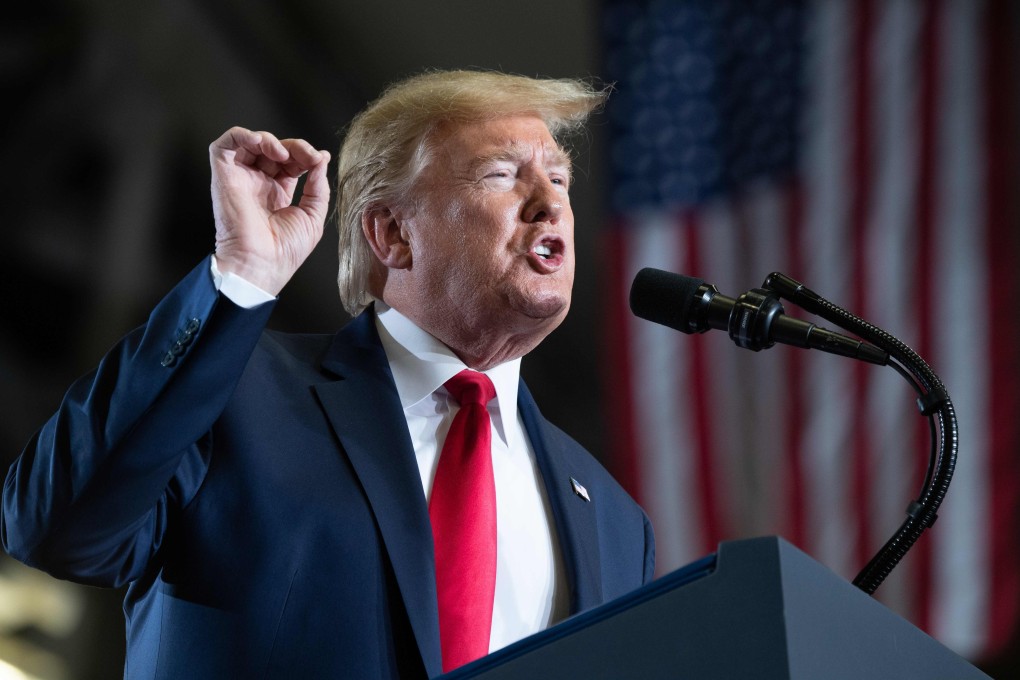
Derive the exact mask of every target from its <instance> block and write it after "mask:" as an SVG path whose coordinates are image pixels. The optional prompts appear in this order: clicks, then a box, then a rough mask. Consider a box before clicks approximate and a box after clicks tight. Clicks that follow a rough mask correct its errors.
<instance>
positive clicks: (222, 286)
mask: <svg viewBox="0 0 1020 680" xmlns="http://www.w3.org/2000/svg"><path fill="white" fill-rule="evenodd" d="M209 273H210V274H212V278H213V285H214V286H216V290H218V291H219V292H221V293H222V294H223V295H225V296H226V297H227V299H228V300H230V301H231V302H233V303H234V304H235V305H237V306H238V307H243V308H244V309H251V308H252V307H258V306H259V305H261V304H264V303H266V302H271V301H273V300H275V299H276V296H275V295H270V294H269V293H267V292H266V291H264V290H262V289H261V288H259V287H258V286H256V285H255V284H254V283H250V282H249V281H248V280H247V279H243V278H241V277H240V276H238V275H237V274H234V273H233V272H227V273H226V274H224V273H223V272H221V271H220V268H219V267H217V266H216V256H215V255H213V256H212V257H210V258H209Z"/></svg>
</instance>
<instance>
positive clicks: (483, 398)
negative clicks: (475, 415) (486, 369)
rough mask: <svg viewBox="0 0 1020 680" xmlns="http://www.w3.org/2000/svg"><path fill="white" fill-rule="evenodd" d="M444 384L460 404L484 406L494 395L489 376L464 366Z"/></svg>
mask: <svg viewBox="0 0 1020 680" xmlns="http://www.w3.org/2000/svg"><path fill="white" fill-rule="evenodd" d="M444 384H445V385H446V389H447V390H448V391H449V392H450V396H452V397H453V398H454V400H455V401H456V402H457V403H458V404H460V405H461V406H466V405H468V404H480V405H482V406H485V405H486V404H488V403H489V402H490V401H491V400H492V398H493V397H495V396H496V388H495V387H493V385H492V381H491V380H489V376H487V375H485V374H484V373H479V372H478V371H470V370H468V369H466V368H465V369H464V370H463V371H461V372H460V373H458V374H457V375H455V376H453V377H452V378H450V379H449V380H447V381H446V382H445V383H444Z"/></svg>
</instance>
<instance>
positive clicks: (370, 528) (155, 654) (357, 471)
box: [0, 262, 654, 679]
mask: <svg viewBox="0 0 1020 680" xmlns="http://www.w3.org/2000/svg"><path fill="white" fill-rule="evenodd" d="M272 306H273V305H272V304H267V305H263V306H260V307H258V308H255V309H253V310H245V309H241V308H239V307H237V306H235V305H234V304H233V303H231V302H230V301H229V300H227V299H226V298H224V297H222V296H220V295H219V294H218V293H217V292H216V290H215V288H214V287H213V285H212V281H211V277H210V275H209V271H208V262H206V263H203V264H202V265H200V266H199V267H197V268H196V269H195V270H194V271H193V272H192V273H191V274H190V275H189V276H188V277H187V278H185V279H184V280H183V281H182V282H181V283H180V284H179V285H178V286H177V287H176V288H175V289H174V290H173V291H172V292H171V293H170V294H169V295H168V296H167V297H166V298H165V299H164V300H163V301H162V302H161V303H160V304H159V305H158V306H157V308H156V309H155V310H154V311H153V313H152V315H151V316H150V318H149V320H148V322H147V324H146V325H145V326H144V327H142V328H140V329H138V330H137V331H135V332H133V333H131V334H130V335H128V336H127V337H126V338H124V339H123V340H122V341H121V342H120V343H119V344H118V345H117V346H116V347H115V348H114V349H113V350H112V351H111V352H110V353H109V354H108V355H107V356H106V357H105V358H104V359H103V361H102V363H101V364H100V365H99V367H98V368H97V369H96V370H95V371H93V372H92V373H91V374H89V375H87V376H85V377H84V378H82V379H81V380H79V381H78V382H76V383H75V384H74V385H73V386H72V387H71V389H70V391H69V392H68V394H67V395H66V397H65V399H64V402H63V403H62V405H61V407H60V409H59V411H58V412H57V413H56V414H55V415H54V416H53V417H52V418H51V419H50V420H49V421H48V422H47V423H46V424H45V425H44V426H43V427H42V429H41V430H40V431H39V432H38V433H37V434H36V435H35V436H34V437H33V439H32V441H30V442H29V445H28V446H27V447H26V449H25V451H24V452H23V453H22V455H21V457H20V458H19V459H18V460H17V461H16V462H15V463H14V465H13V466H12V467H11V470H10V471H9V473H8V475H7V479H6V483H5V486H4V494H3V516H2V520H3V521H2V522H0V531H2V540H3V545H4V548H5V549H6V550H7V551H8V552H10V553H11V554H12V555H14V556H15V557H17V558H19V559H21V560H22V561H24V562H26V563H28V564H30V565H33V566H36V567H38V568H41V569H44V570H46V571H48V572H50V573H52V574H54V575H56V576H58V577H61V578H67V579H71V580H75V581H79V582H84V583H88V584H95V585H106V586H120V585H123V584H128V590H127V596H126V598H125V614H126V618H127V661H126V667H125V677H127V678H146V679H148V678H189V679H201V678H210V679H211V678H217V679H221V678H255V677H258V678H275V677H280V678H283V677H287V678H320V677H321V678H327V677H328V678H397V677H400V678H418V677H434V676H436V675H439V674H440V673H441V667H442V665H441V660H440V646H439V624H438V614H437V606H436V588H435V580H434V568H433V550H432V533H431V529H430V525H429V518H428V510H427V507H426V502H425V497H424V494H423V492H422V486H421V478H420V475H419V472H418V469H417V465H416V462H415V457H414V452H413V450H412V446H411V442H410V438H409V435H408V433H407V426H406V421H405V420H404V416H403V412H402V410H401V407H400V403H399V400H398V397H397V392H396V388H395V386H394V383H393V378H392V376H391V374H390V369H389V364H388V362H387V360H386V356H385V353H384V351H383V348H382V346H381V344H380V343H379V339H378V336H377V334H376V330H375V324H374V322H373V319H372V315H371V313H366V314H362V315H361V316H360V317H358V318H357V319H355V320H354V321H352V322H351V323H350V324H348V325H347V326H346V327H344V328H343V329H342V330H341V331H340V332H339V333H338V334H336V335H335V336H326V335H286V334H280V333H274V332H268V331H264V326H265V323H266V321H267V319H268V317H269V313H270V311H271V309H272ZM519 395H520V396H519V399H518V407H519V409H520V411H521V414H522V416H523V420H524V424H525V428H526V430H527V433H528V436H529V437H530V440H531V443H532V446H533V448H534V451H535V456H536V458H537V461H538V466H539V468H540V470H541V473H542V479H543V481H544V483H545V486H546V490H547V493H548V496H549V500H550V504H551V506H552V513H553V519H554V522H555V528H556V532H557V535H558V537H559V541H560V547H561V549H562V553H563V557H564V563H565V567H566V579H567V584H568V587H569V592H570V595H569V599H570V610H571V613H575V612H578V611H580V610H583V609H586V608H589V607H592V606H595V605H598V604H600V603H602V602H605V601H607V600H610V599H612V598H614V597H617V596H619V595H622V594H623V593H625V592H627V591H629V590H631V589H633V588H636V587H638V586H640V585H642V584H643V583H645V582H647V581H648V580H650V579H651V577H652V570H653V561H654V548H653V539H652V532H651V527H650V524H649V522H648V519H647V517H646V516H645V514H644V513H643V512H642V511H641V509H640V508H639V507H638V506H637V505H636V504H635V503H634V502H633V500H631V499H630V497H628V496H627V494H626V493H625V492H624V491H623V490H622V489H621V488H620V487H619V486H618V485H617V484H616V483H615V482H614V481H613V480H612V478H611V477H610V476H609V474H608V473H607V472H606V471H605V470H604V469H603V468H602V467H601V466H600V465H599V464H598V463H597V462H596V461H595V460H594V459H593V458H592V457H591V456H590V455H589V454H588V453H587V452H586V451H584V450H583V449H582V448H581V447H580V446H578V445H577V444H576V443H575V442H574V441H573V440H572V439H570V438H569V437H567V436H566V435H565V434H563V433H562V432H561V431H560V430H558V429H557V428H556V427H554V426H553V425H551V424H550V423H549V422H547V421H546V420H545V419H544V418H543V417H542V415H541V414H540V413H539V411H538V408H537V407H536V405H535V402H534V400H533V399H532V397H531V395H530V394H529V392H528V390H527V389H526V388H525V386H524V384H523V383H522V384H521V386H520V392H519ZM571 478H573V479H576V480H577V481H578V482H579V483H580V484H582V485H583V486H584V487H585V488H586V489H587V492H588V499H585V498H583V497H582V496H580V495H578V494H577V493H576V492H575V491H574V489H573V486H572V484H571ZM589 499H590V500H589Z"/></svg>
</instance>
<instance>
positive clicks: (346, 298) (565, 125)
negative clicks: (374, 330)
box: [336, 71, 608, 315]
mask: <svg viewBox="0 0 1020 680" xmlns="http://www.w3.org/2000/svg"><path fill="white" fill-rule="evenodd" d="M607 94H608V90H596V89H595V88H594V87H593V86H592V85H590V84H589V83H587V82H585V81H581V80H573V79H562V80H554V79H540V78H527V77H524V76H516V75H507V74H504V73H496V72H491V71H430V72H426V73H423V74H420V75H417V76H414V77H412V78H409V79H407V80H404V81H401V82H398V83H396V84H394V85H391V86H390V87H388V88H387V89H386V90H385V91H384V92H383V93H382V95H381V96H380V97H379V98H378V99H376V100H375V101H374V102H372V103H371V104H370V105H369V106H368V107H367V108H366V109H365V110H364V111H362V112H361V113H359V114H358V115H357V116H355V118H354V120H352V121H351V124H350V127H349V129H348V132H347V136H346V138H345V139H344V142H343V145H342V146H341V148H340V160H339V171H338V175H337V200H336V214H337V230H338V232H339V236H340V244H339V254H340V268H339V272H338V274H337V283H338V285H339V288H340V300H341V302H342V303H343V306H344V309H346V310H347V312H348V313H349V314H352V315H354V314H357V313H359V312H360V311H361V310H362V309H364V308H365V307H366V306H367V305H368V304H369V303H370V302H371V301H372V299H373V296H372V294H371V292H370V291H369V290H368V288H369V272H370V271H371V269H372V266H373V263H374V261H375V256H374V255H373V253H372V250H371V248H370V247H369V245H368V242H367V240H366V239H365V236H364V234H363V233H362V228H361V225H362V215H363V214H364V212H365V211H366V210H368V209H370V208H372V207H373V206H378V205H390V206H395V205H401V204H402V203H403V202H406V200H408V197H409V196H410V195H411V190H412V188H413V186H414V183H415V181H416V179H417V178H418V175H419V173H420V172H421V171H422V170H423V169H424V168H425V166H426V165H427V164H428V162H429V159H430V154H431V149H430V148H429V144H428V142H429V136H430V134H431V133H432V132H433V131H434V130H435V129H436V126H437V125H439V124H440V123H443V122H454V123H462V122H463V123H467V122H480V121H485V120H491V119H495V118H502V117H505V116H514V115H525V114H530V115H536V116H538V117H539V118H541V119H542V120H543V121H544V122H545V124H546V127H548V128H549V132H550V133H551V134H552V136H553V138H555V139H556V140H557V142H558V143H561V144H562V141H563V139H564V138H565V137H566V136H568V135H569V134H571V133H573V132H576V131H578V130H580V129H581V128H582V126H583V125H584V123H585V121H586V120H587V119H588V116H589V115H590V114H591V113H592V112H593V111H594V110H596V109H597V108H598V107H599V106H600V105H601V104H602V103H603V102H604V101H605V99H606V97H607Z"/></svg>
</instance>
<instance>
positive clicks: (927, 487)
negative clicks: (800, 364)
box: [630, 269, 959, 594]
mask: <svg viewBox="0 0 1020 680" xmlns="http://www.w3.org/2000/svg"><path fill="white" fill-rule="evenodd" d="M780 298H782V299H784V300H787V301H789V302H792V303H794V304H796V305H798V306H800V307H802V308H803V309H805V310H807V311H808V312H811V313H812V314H815V315H817V316H819V317H821V318H823V319H825V320H826V321H829V322H830V323H833V324H836V325H837V326H839V327H840V328H842V329H844V330H846V331H849V332H850V333H853V334H854V335H856V336H858V337H859V338H861V339H860V340H858V339H856V338H851V337H847V336H845V335H841V334H839V333H834V332H832V331H829V330H826V329H824V328H819V327H818V326H815V325H814V324H811V323H807V322H804V321H800V320H797V319H792V318H790V317H788V316H786V315H785V310H784V309H783V306H782V304H781V303H780V302H779V299H780ZM630 305H631V310H632V311H633V312H634V314H635V315H637V316H639V317H641V318H643V319H647V320H649V321H654V322H656V323H660V324H663V325H666V326H669V327H671V328H674V329H676V330H679V331H681V332H683V333H703V332H705V331H708V330H710V329H719V330H725V331H726V332H727V333H728V334H729V336H730V338H731V339H732V340H733V341H734V342H735V343H736V344H737V345H738V346H740V347H743V348H745V349H750V350H753V351H756V352H757V351H759V350H762V349H766V348H768V347H771V346H772V345H773V344H775V343H776V342H781V343H784V344H789V345H794V346H796V347H804V348H809V349H810V348H814V349H820V350H822V351H825V352H830V353H833V354H839V355H841V356H847V357H851V358H855V359H860V360H862V361H867V362H870V363H873V364H877V365H882V366H885V365H888V366H890V367H891V368H893V369H894V370H896V372H897V373H899V374H900V375H901V376H903V378H904V379H906V380H907V381H908V382H909V383H910V384H911V386H912V387H913V388H914V390H915V391H916V392H917V394H918V399H917V404H918V408H919V409H920V411H921V414H922V415H924V416H927V417H928V418H929V424H930V430H931V436H932V446H931V455H930V462H929V465H928V472H927V474H926V475H925V479H924V482H923V484H922V485H921V492H920V494H919V495H918V498H917V500H914V501H912V502H911V503H910V505H909V506H908V508H907V519H906V520H905V521H904V523H903V525H902V526H901V527H900V528H899V530H898V531H897V532H896V533H895V534H894V535H893V536H892V538H890V539H889V540H888V541H887V542H886V544H885V545H884V546H883V547H882V548H881V550H879V552H878V553H877V554H876V555H875V557H873V558H872V559H871V561H870V562H868V564H867V565H866V566H865V567H864V569H863V570H861V572H860V573H859V574H858V575H857V577H856V578H855V579H854V581H853V582H854V585H856V586H857V587H858V588H860V589H861V590H863V591H864V592H866V593H869V594H871V593H874V592H875V590H876V589H877V588H878V586H879V585H880V584H881V583H882V581H884V580H885V578H886V577H887V576H888V575H889V573H890V572H891V571H892V570H893V568H895V566H896V565H897V564H899V562H900V560H902V559H903V557H904V556H905V555H906V553H907V551H908V550H910V548H911V547H912V546H913V545H914V543H915V542H916V541H917V539H918V538H920V536H921V534H922V533H923V532H924V530H925V529H927V528H928V527H930V526H932V524H934V523H935V520H936V519H937V517H938V514H937V512H938V508H939V506H940V505H941V504H942V500H943V499H944V498H945V495H946V491H947V490H948V488H949V482H950V480H951V479H952V477H953V471H954V470H955V468H956V454H957V449H958V446H959V434H958V429H957V421H956V413H955V410H954V409H953V403H952V401H950V399H949V395H948V393H947V392H946V389H945V386H944V385H943V384H942V381H941V380H940V379H939V377H938V376H937V375H935V373H934V371H932V370H931V368H930V367H929V366H928V364H926V363H925V362H924V360H923V359H921V357H920V356H918V355H917V353H915V352H914V351H913V350H912V349H910V348H909V347H907V346H906V345H905V344H903V343H902V342H900V341H899V340H897V339H896V338H895V337H893V336H892V335H890V334H889V333H886V332H885V331H883V330H882V329H880V328H878V327H876V326H873V325H872V324H870V323H868V322H866V321H864V320H863V319H860V318H859V317H857V316H854V315H853V314H851V313H850V312H848V311H846V310H845V309H842V308H841V307H838V306H836V305H834V304H833V303H831V302H829V301H828V300H825V299H824V298H822V297H821V296H820V295H818V294H817V293H815V292H814V291H812V290H810V289H808V288H806V287H805V286H804V285H803V284H801V283H799V282H797V281H794V280H793V279H791V278H790V277H788V276H786V275H784V274H780V273H778V272H775V273H772V274H770V275H769V276H768V277H767V278H766V279H765V283H764V284H763V285H762V288H756V289H753V290H750V291H748V292H747V293H744V294H743V295H741V296H740V297H738V298H736V299H734V298H729V297H726V296H724V295H721V294H720V293H719V291H718V289H717V288H716V287H715V286H712V285H710V284H706V283H705V282H704V281H702V280H701V279H695V278H691V277H687V276H681V275H679V274H672V273H670V272H664V271H661V270H658V269H642V270H641V271H640V272H639V273H638V275H637V277H635V279H634V284H633V286H632V287H631V293H630Z"/></svg>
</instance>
